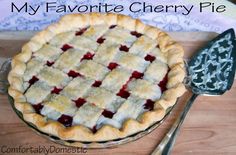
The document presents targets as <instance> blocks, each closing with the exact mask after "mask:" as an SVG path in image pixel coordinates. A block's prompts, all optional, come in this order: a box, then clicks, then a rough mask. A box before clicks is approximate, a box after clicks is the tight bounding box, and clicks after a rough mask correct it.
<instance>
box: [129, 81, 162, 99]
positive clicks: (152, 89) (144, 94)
mask: <svg viewBox="0 0 236 155" xmlns="http://www.w3.org/2000/svg"><path fill="white" fill-rule="evenodd" d="M128 90H129V91H130V92H131V94H133V95H135V96H137V97H140V98H142V99H151V100H153V101H155V100H157V99H159V98H160V97H161V89H160V87H159V86H158V85H157V84H152V83H151V82H149V81H146V80H141V79H138V80H132V81H131V82H130V83H129V84H128Z"/></svg>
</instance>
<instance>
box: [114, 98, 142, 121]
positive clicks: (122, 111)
mask: <svg viewBox="0 0 236 155" xmlns="http://www.w3.org/2000/svg"><path fill="white" fill-rule="evenodd" d="M144 104H145V100H142V99H139V98H135V97H130V98H129V99H127V100H126V101H125V102H124V103H123V104H122V105H121V106H120V108H119V109H118V111H117V112H116V114H115V115H114V116H113V119H114V120H116V121H118V122H119V123H120V124H122V122H124V121H125V120H126V119H129V118H133V119H136V118H137V117H138V116H139V114H141V113H142V111H143V110H144V109H143V105H144Z"/></svg>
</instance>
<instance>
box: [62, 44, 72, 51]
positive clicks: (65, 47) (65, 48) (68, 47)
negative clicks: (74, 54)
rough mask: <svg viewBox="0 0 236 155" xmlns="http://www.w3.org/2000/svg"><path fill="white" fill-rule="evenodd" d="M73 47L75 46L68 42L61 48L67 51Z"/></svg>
mask: <svg viewBox="0 0 236 155" xmlns="http://www.w3.org/2000/svg"><path fill="white" fill-rule="evenodd" d="M71 48H73V46H71V45H68V44H64V45H63V46H62V47H61V50H62V51H64V52H65V51H67V50H68V49H71Z"/></svg>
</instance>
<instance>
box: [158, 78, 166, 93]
mask: <svg viewBox="0 0 236 155" xmlns="http://www.w3.org/2000/svg"><path fill="white" fill-rule="evenodd" d="M167 82H168V76H167V74H166V75H165V77H164V78H163V79H162V81H160V82H159V84H158V86H159V87H160V88H161V92H164V91H165V90H166V89H167V88H166V84H167Z"/></svg>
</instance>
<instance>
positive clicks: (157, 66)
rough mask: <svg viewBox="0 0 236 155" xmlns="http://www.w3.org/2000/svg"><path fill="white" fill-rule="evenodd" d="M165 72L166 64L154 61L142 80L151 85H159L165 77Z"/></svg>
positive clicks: (166, 69)
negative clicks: (149, 82)
mask: <svg viewBox="0 0 236 155" xmlns="http://www.w3.org/2000/svg"><path fill="white" fill-rule="evenodd" d="M167 71H168V66H167V64H165V63H163V62H161V61H154V62H152V63H151V64H150V65H149V66H148V68H147V69H146V71H145V74H144V77H143V78H144V79H145V80H147V81H151V82H153V83H159V82H160V81H161V80H162V79H163V78H164V77H165V75H166V73H167Z"/></svg>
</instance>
